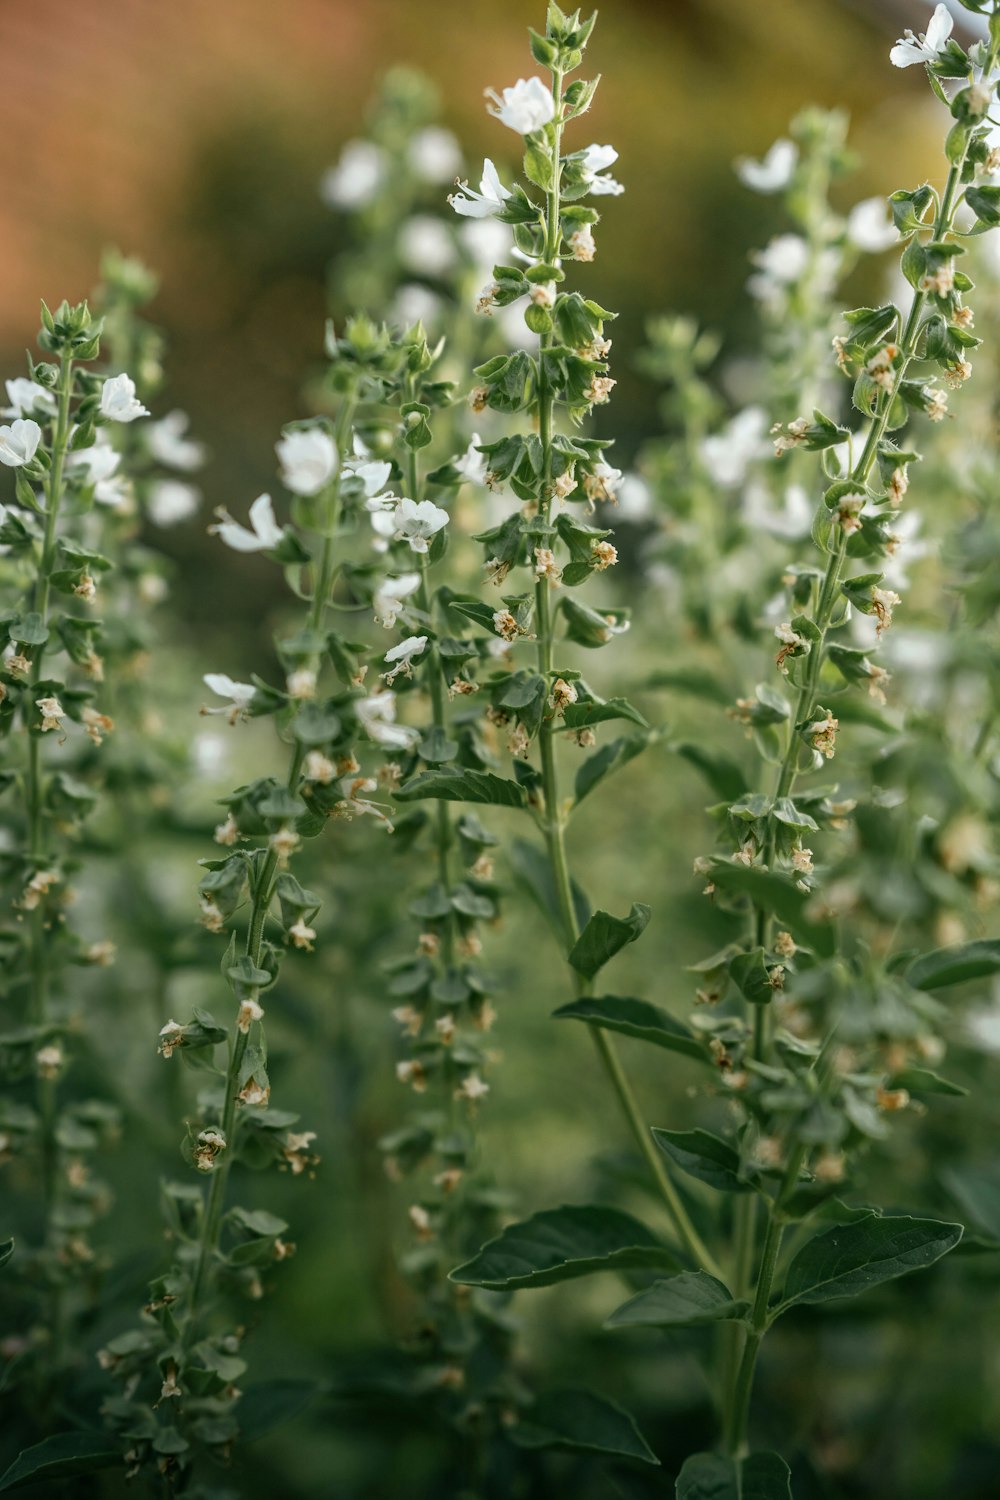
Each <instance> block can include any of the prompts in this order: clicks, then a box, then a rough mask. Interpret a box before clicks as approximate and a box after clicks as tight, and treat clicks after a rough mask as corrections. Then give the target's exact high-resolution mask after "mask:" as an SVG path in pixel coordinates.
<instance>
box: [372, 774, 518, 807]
mask: <svg viewBox="0 0 1000 1500" xmlns="http://www.w3.org/2000/svg"><path fill="white" fill-rule="evenodd" d="M395 795H396V801H397V802H418V801H421V800H423V799H424V798H427V797H435V798H438V799H439V800H440V801H442V802H480V803H488V804H489V805H490V806H492V807H526V806H527V804H528V799H527V796H526V795H525V791H524V788H523V787H521V786H518V784H517V782H516V781H511V780H509V778H507V777H505V776H494V774H493V772H492V771H421V772H420V773H419V774H418V775H417V776H411V777H410V779H409V781H406V782H404V783H403V785H402V786H401V787H400V788H399V790H398V791H397V792H396V794H395Z"/></svg>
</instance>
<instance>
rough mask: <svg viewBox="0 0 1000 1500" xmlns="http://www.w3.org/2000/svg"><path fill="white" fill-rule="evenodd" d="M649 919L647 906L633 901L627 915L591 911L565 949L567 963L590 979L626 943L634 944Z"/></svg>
mask: <svg viewBox="0 0 1000 1500" xmlns="http://www.w3.org/2000/svg"><path fill="white" fill-rule="evenodd" d="M649 918H650V910H649V907H648V906H643V905H642V903H641V902H633V904H632V908H631V910H630V911H629V914H628V916H627V917H613V916H612V915H611V913H610V912H606V911H595V912H594V915H593V916H592V917H591V918H590V921H589V922H588V923H587V925H586V927H585V928H584V929H583V931H582V932H581V934H580V936H579V937H578V938H577V940H576V942H575V943H574V944H573V946H572V948H571V949H570V951H569V955H568V957H569V962H570V964H571V965H572V966H573V968H574V969H575V970H576V972H577V973H578V974H582V975H584V977H585V978H586V979H593V977H594V975H595V974H596V973H597V972H598V970H599V969H603V967H604V965H605V964H606V963H607V962H608V960H609V959H612V958H614V956H615V954H616V953H617V952H618V951H619V950H620V949H622V948H624V947H625V945H626V944H627V943H634V942H635V940H636V938H637V937H639V936H640V934H641V933H642V932H643V931H644V930H645V927H646V923H647V922H648V921H649Z"/></svg>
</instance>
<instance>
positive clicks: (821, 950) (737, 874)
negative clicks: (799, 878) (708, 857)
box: [709, 860, 836, 958]
mask: <svg viewBox="0 0 1000 1500" xmlns="http://www.w3.org/2000/svg"><path fill="white" fill-rule="evenodd" d="M709 879H710V880H711V881H712V882H713V884H715V885H717V886H720V887H721V888H722V890H724V891H734V892H737V891H738V892H742V893H743V894H744V895H746V896H749V897H750V899H751V900H752V901H753V902H754V903H755V904H756V905H757V906H759V907H761V908H762V909H763V910H764V911H769V912H772V913H773V914H774V916H776V917H777V918H778V919H779V921H780V922H781V923H782V925H783V926H785V927H788V928H790V929H791V931H792V935H793V936H794V937H796V938H798V939H799V940H800V941H801V942H802V944H804V945H805V946H806V947H809V948H814V949H815V950H816V952H817V953H818V954H819V955H820V956H821V957H822V958H830V957H832V955H833V952H834V949H835V946H836V934H835V931H834V928H833V926H832V925H831V924H829V923H826V922H817V921H815V920H812V919H811V918H809V917H807V916H806V914H805V913H806V907H807V906H808V905H809V903H810V901H811V900H812V897H811V895H810V893H809V892H808V891H800V890H799V888H798V886H796V885H794V884H793V882H792V881H790V880H786V879H785V877H784V876H783V875H777V874H775V873H774V872H773V871H771V870H758V869H755V868H754V867H753V866H751V865H742V864H737V863H733V862H730V861H728V860H727V861H723V860H717V861H716V862H715V863H714V864H713V865H712V868H711V871H710V873H709Z"/></svg>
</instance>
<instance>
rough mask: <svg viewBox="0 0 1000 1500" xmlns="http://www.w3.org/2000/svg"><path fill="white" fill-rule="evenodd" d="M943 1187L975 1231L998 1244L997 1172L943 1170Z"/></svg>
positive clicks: (999, 1189) (988, 1169) (993, 1169)
mask: <svg viewBox="0 0 1000 1500" xmlns="http://www.w3.org/2000/svg"><path fill="white" fill-rule="evenodd" d="M941 1177H942V1181H943V1182H944V1185H945V1187H946V1188H947V1189H948V1191H949V1192H950V1193H951V1195H952V1197H953V1198H954V1199H955V1201H956V1202H957V1204H958V1206H959V1208H960V1209H961V1210H962V1212H963V1213H964V1214H966V1215H967V1216H968V1217H969V1218H970V1219H971V1220H972V1223H973V1224H974V1225H975V1227H976V1228H977V1229H980V1230H984V1231H985V1233H986V1234H988V1235H990V1237H991V1238H992V1239H994V1240H997V1241H998V1242H1000V1171H998V1170H997V1168H996V1167H994V1166H992V1165H991V1166H989V1167H982V1168H980V1167H946V1168H945V1169H944V1171H943V1172H942V1173H941Z"/></svg>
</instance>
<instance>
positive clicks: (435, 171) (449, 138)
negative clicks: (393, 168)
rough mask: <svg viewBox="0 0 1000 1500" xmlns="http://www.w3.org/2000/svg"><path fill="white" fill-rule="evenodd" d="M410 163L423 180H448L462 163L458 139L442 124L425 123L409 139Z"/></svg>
mask: <svg viewBox="0 0 1000 1500" xmlns="http://www.w3.org/2000/svg"><path fill="white" fill-rule="evenodd" d="M409 155H410V165H411V166H412V168H413V170H414V171H415V172H416V174H417V176H418V177H421V178H423V180H424V182H450V181H451V180H452V178H453V177H454V176H455V173H456V172H457V171H458V170H459V168H460V167H461V165H462V152H461V149H460V147H459V144H458V141H457V140H456V139H455V137H454V136H453V135H452V133H451V131H450V130H445V128H444V126H443V125H427V126H426V127H425V128H424V129H423V130H418V131H417V133H416V135H415V136H414V137H413V139H412V140H411V141H410V150H409Z"/></svg>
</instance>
